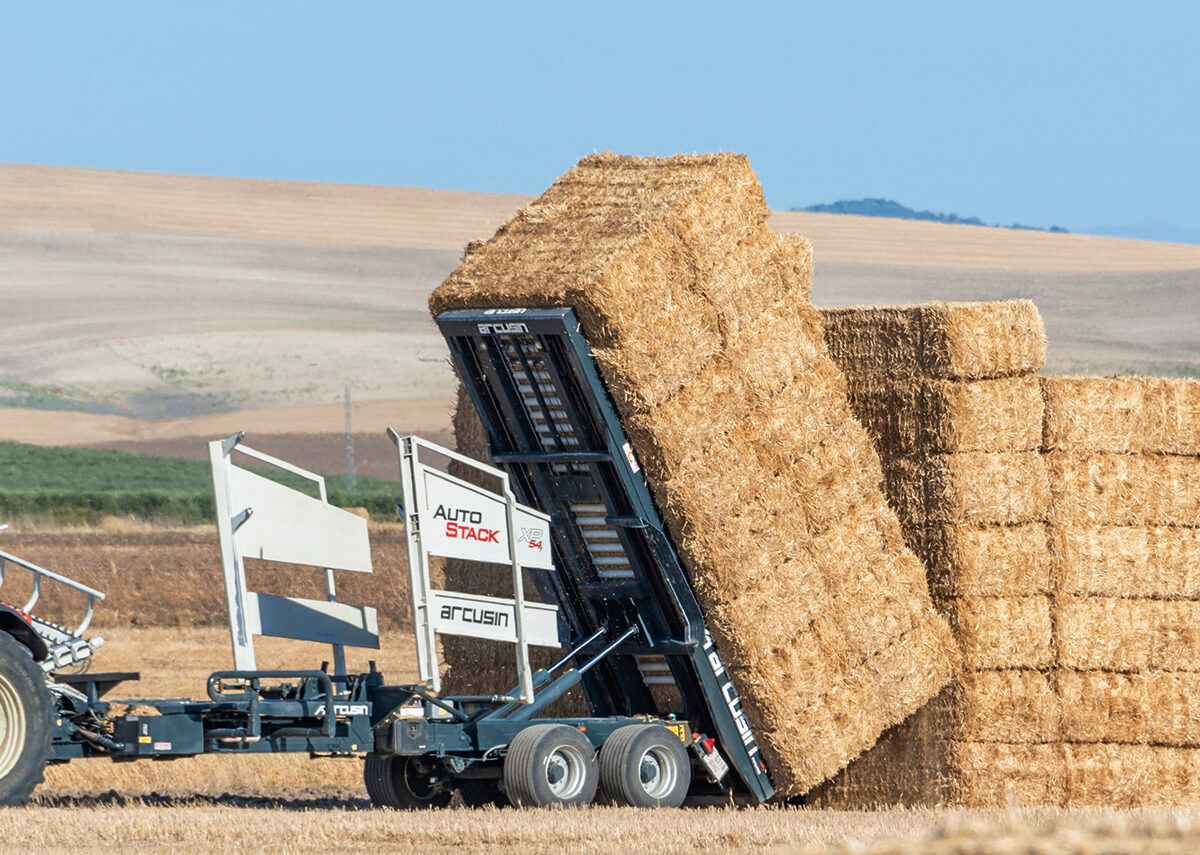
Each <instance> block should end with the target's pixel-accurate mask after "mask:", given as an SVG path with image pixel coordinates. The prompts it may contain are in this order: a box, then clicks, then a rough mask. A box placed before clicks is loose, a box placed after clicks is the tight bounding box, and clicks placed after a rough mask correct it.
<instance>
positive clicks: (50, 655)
mask: <svg viewBox="0 0 1200 855" xmlns="http://www.w3.org/2000/svg"><path fill="white" fill-rule="evenodd" d="M7 528H8V526H7V525H0V531H4V530H5V529H7ZM9 563H11V564H14V565H16V566H17V567H20V568H21V569H23V570H27V571H28V572H29V573H30V575H31V576H32V577H33V587H32V588H31V590H30V593H29V599H28V600H26V601H25V604H24V605H22V606H20V607H19V609H18V611H21V612H24V613H25V614H26V615H27V616H28V617H29V620H30V623H31V625H32V626H33V631H34V632H36V633H37V634H38V635H39V636H41V638H42V640H43V641H45V642H46V651H47V655H46V658H45V659H44V660H43V661H42V669H43V670H44V671H47V672H50V671H53V670H54V669H56V668H64V667H66V666H68V665H72V664H75V663H77V662H82V661H83V660H85V659H87V658H89V657H90V656H91V655H92V654H93V653H94V652H95V651H96V650H97V649H98V648H99V647H100V646H101V645H103V644H104V639H103V638H101V637H100V636H98V635H97V636H93V637H91V638H84V637H83V634H84V633H85V632H87V630H88V627H89V626H91V623H92V615H93V614H94V613H95V607H96V601H97V600H103V599H104V593H103V592H102V591H97V590H96V589H95V588H92V587H89V586H87V585H84V584H83V583H82V582H76V581H75V580H74V579H68V578H67V577H66V576H61V575H59V574H58V573H55V572H54V571H53V570H47V569H46V568H45V567H40V566H38V565H37V564H34V563H33V562H32V561H26V560H25V559H24V558H19V557H17V556H16V555H13V554H12V553H10V552H5V551H4V550H2V549H0V585H3V584H4V581H5V579H6V573H7V570H6V565H7V564H9ZM42 580H49V581H50V582H56V583H58V584H60V585H63V586H65V587H67V588H70V589H72V590H74V591H77V592H79V593H81V594H83V595H84V596H85V597H86V598H87V605H86V607H85V609H84V613H83V618H81V619H80V621H79V623H78V624H76V625H75V626H59V625H58V624H56V623H52V622H51V621H48V620H46V619H45V618H43V617H40V616H39V615H35V614H34V613H33V610H34V607H35V606H36V605H37V602H38V599H39V598H40V597H41V594H42Z"/></svg>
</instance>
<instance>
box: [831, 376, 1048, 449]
mask: <svg viewBox="0 0 1200 855" xmlns="http://www.w3.org/2000/svg"><path fill="white" fill-rule="evenodd" d="M846 376H847V379H848V385H849V396H850V407H851V410H852V411H853V412H854V416H855V418H857V419H858V420H859V421H860V422H861V423H862V425H863V427H865V428H866V429H867V432H868V433H870V434H871V439H872V441H873V442H874V443H875V447H876V448H877V449H878V450H879V453H880V454H881V455H883V456H884V457H888V456H893V455H915V454H918V453H922V452H924V453H931V452H960V451H1035V450H1037V449H1038V448H1039V447H1040V446H1041V442H1042V397H1041V390H1040V388H1039V386H1038V381H1037V378H1036V377H1032V376H1029V377H1002V378H998V379H994V380H963V381H960V380H920V381H907V380H895V379H892V378H890V377H887V376H886V375H880V374H874V373H868V374H856V373H854V372H853V371H848V372H847V373H846Z"/></svg>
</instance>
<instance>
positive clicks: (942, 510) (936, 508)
mask: <svg viewBox="0 0 1200 855" xmlns="http://www.w3.org/2000/svg"><path fill="white" fill-rule="evenodd" d="M922 468H923V473H922V474H923V476H924V478H923V480H924V484H925V508H926V520H927V521H929V522H943V523H972V524H974V525H1017V524H1020V523H1027V522H1035V521H1038V520H1044V519H1046V517H1047V515H1048V514H1049V511H1050V481H1049V475H1048V472H1047V469H1046V464H1045V461H1043V459H1042V455H1040V454H1038V453H1036V452H1032V451H1026V452H1007V453H1005V452H969V453H963V454H933V455H930V456H929V457H928V458H926V460H925V462H924V464H923V466H922Z"/></svg>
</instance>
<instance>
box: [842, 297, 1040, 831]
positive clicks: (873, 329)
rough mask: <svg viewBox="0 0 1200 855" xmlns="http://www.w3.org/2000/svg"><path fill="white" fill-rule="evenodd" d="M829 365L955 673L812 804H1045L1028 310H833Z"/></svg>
mask: <svg viewBox="0 0 1200 855" xmlns="http://www.w3.org/2000/svg"><path fill="white" fill-rule="evenodd" d="M824 319H825V328H826V340H827V341H828V344H829V349H830V353H831V354H832V355H833V357H834V359H835V360H836V361H837V363H838V366H839V367H840V368H841V369H842V370H843V372H845V374H846V376H847V378H848V381H849V386H850V398H851V401H852V404H853V408H854V413H855V415H856V416H857V417H858V419H859V420H860V421H861V422H862V423H863V424H864V425H865V426H866V427H867V430H868V432H869V433H870V434H871V436H872V439H873V440H874V441H875V445H876V448H877V449H878V450H879V453H880V457H881V459H882V461H883V469H884V473H885V476H886V478H885V483H886V485H887V492H888V498H889V501H890V502H891V504H892V506H893V507H894V508H895V509H896V511H897V513H898V514H899V516H900V520H901V523H902V525H903V528H904V532H905V537H906V539H907V541H908V543H909V545H910V546H911V547H912V548H913V550H914V551H916V552H917V554H919V555H920V556H921V557H922V558H923V560H924V562H925V565H926V567H927V569H928V573H929V586H930V590H931V592H932V593H933V595H934V598H935V601H936V602H937V604H938V606H939V608H940V609H942V610H943V611H944V613H945V614H946V615H947V616H948V617H949V619H950V621H951V624H952V625H953V627H954V629H955V634H956V636H957V638H958V641H959V644H960V646H961V648H962V654H963V670H962V672H961V675H960V677H959V678H958V679H957V680H956V681H955V683H954V684H953V685H952V686H951V687H950V688H948V689H947V690H946V691H945V692H943V693H942V694H941V695H940V696H939V697H938V698H937V699H935V701H934V702H933V703H931V704H930V705H929V706H927V707H926V708H925V709H923V710H922V711H921V712H920V713H919V714H918V715H917V716H914V717H913V718H912V719H910V720H909V721H908V722H906V723H905V724H904V725H902V726H901V727H899V728H897V729H895V730H893V731H892V732H891V733H889V734H888V735H887V736H886V737H885V738H884V739H883V740H882V741H881V743H880V745H878V746H876V747H875V748H874V749H873V750H872V751H870V752H868V754H867V755H866V756H865V757H863V758H861V759H859V760H858V761H856V762H855V763H853V764H851V766H850V767H849V768H848V769H847V770H846V771H845V772H843V773H842V774H841V775H840V776H839V777H838V778H837V779H835V781H833V782H831V783H830V784H829V785H827V786H826V787H825V788H824V790H823V791H822V793H821V794H820V800H821V801H823V802H824V803H826V804H831V805H842V806H853V807H858V806H864V805H872V804H879V803H889V804H891V803H907V804H937V803H966V804H996V803H1000V804H1003V803H1004V802H1005V801H1006V800H1007V799H1008V798H1010V797H1015V798H1017V799H1019V800H1021V801H1032V802H1042V801H1055V800H1056V795H1055V794H1054V793H1049V792H1046V791H1045V790H1044V783H1045V779H1046V776H1045V775H1044V774H1043V770H1044V769H1045V768H1046V767H1047V764H1053V763H1054V762H1055V758H1054V756H1052V754H1051V752H1050V749H1049V748H1048V745H1047V743H1048V742H1050V741H1052V740H1053V739H1055V738H1056V735H1055V732H1054V728H1055V726H1056V718H1057V716H1056V712H1055V710H1056V709H1057V703H1056V700H1055V696H1054V691H1053V686H1052V684H1051V681H1050V678H1049V676H1048V674H1047V670H1048V669H1050V668H1051V667H1052V665H1053V664H1054V647H1053V629H1052V609H1051V597H1050V595H1051V580H1050V576H1051V562H1050V555H1049V547H1048V531H1047V521H1048V519H1049V516H1050V505H1051V494H1050V485H1049V477H1048V469H1047V465H1046V461H1045V459H1044V457H1043V456H1042V454H1041V453H1040V447H1041V444H1042V421H1043V404H1042V395H1041V389H1040V386H1039V380H1038V377H1037V376H1036V374H1037V372H1038V370H1039V369H1040V368H1041V367H1042V364H1043V361H1044V358H1045V349H1046V344H1045V332H1044V328H1043V325H1042V320H1041V317H1040V316H1039V314H1038V312H1037V308H1036V307H1035V306H1034V305H1033V304H1032V303H1030V302H1028V301H1011V302H1002V303H957V304H930V305H923V306H902V307H885V308H848V309H835V310H830V311H827V312H825V313H824Z"/></svg>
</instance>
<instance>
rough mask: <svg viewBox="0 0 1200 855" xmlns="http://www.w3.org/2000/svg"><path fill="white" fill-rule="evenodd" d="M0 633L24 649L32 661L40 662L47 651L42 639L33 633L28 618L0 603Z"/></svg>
mask: <svg viewBox="0 0 1200 855" xmlns="http://www.w3.org/2000/svg"><path fill="white" fill-rule="evenodd" d="M0 632H6V633H8V634H9V635H11V636H12V637H13V638H14V639H16V640H17V641H18V642H20V643H21V644H22V645H23V646H24V647H26V648H27V649H28V650H29V652H30V653H31V654H32V655H33V661H35V662H41V661H42V660H44V659H45V658H46V656H47V655H48V653H49V651H48V650H47V649H46V642H45V641H43V640H42V637H41V636H40V635H38V634H37V633H36V632H34V631H33V627H32V626H31V625H30V623H29V620H28V618H26V617H25V616H24V615H23V614H22V613H21V612H20V611H19V610H17V609H14V608H13V607H12V606H10V605H6V604H4V603H0Z"/></svg>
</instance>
